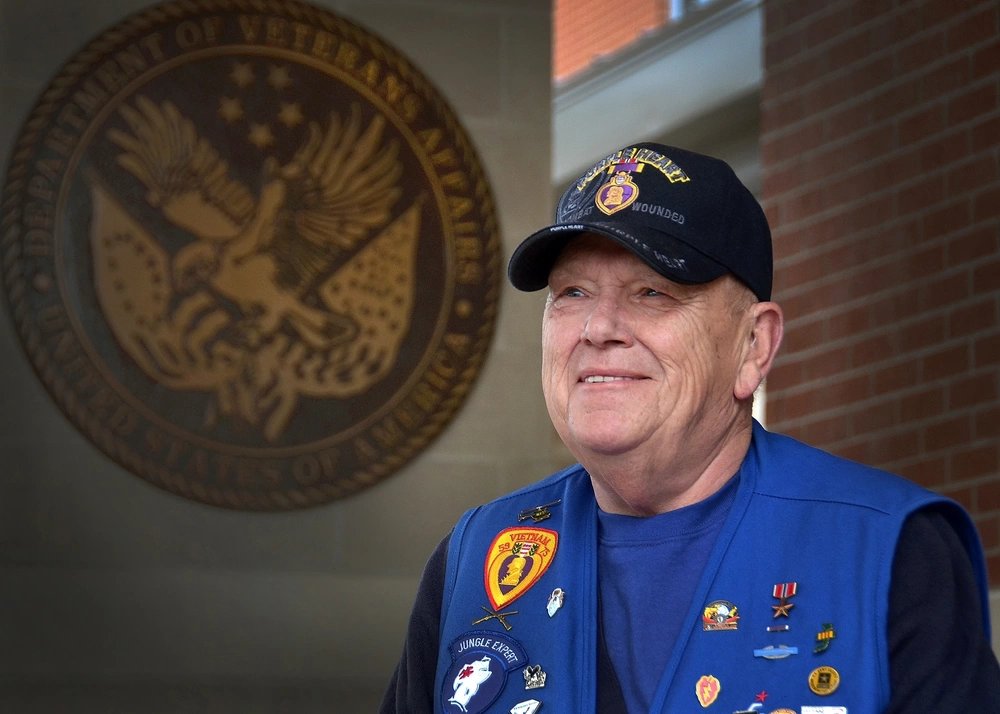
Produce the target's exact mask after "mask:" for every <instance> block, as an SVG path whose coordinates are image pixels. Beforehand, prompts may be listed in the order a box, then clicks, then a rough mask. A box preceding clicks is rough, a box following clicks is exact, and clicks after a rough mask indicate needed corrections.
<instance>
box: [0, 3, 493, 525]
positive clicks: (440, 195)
mask: <svg viewBox="0 0 1000 714" xmlns="http://www.w3.org/2000/svg"><path fill="white" fill-rule="evenodd" d="M11 156H12V158H11V161H10V163H9V166H8V169H7V175H6V182H5V185H4V192H3V202H2V213H0V244H2V256H3V284H4V288H5V293H6V297H7V302H8V307H9V310H10V313H11V315H12V317H13V320H14V323H15V325H16V327H17V330H18V333H19V336H20V339H21V342H22V344H23V346H24V349H25V351H26V353H27V355H28V357H29V359H30V360H31V362H32V364H33V366H34V368H35V371H36V372H37V374H38V375H39V377H40V378H41V380H42V381H43V382H44V384H45V386H46V388H47V389H48V391H49V393H50V394H51V395H52V397H53V398H54V400H55V401H56V402H57V403H58V404H59V406H60V408H61V409H62V411H63V412H64V413H65V414H66V415H67V417H68V418H69V419H70V420H71V421H72V423H73V424H74V425H75V426H76V427H77V428H78V429H79V430H80V431H81V432H82V433H83V434H85V435H86V436H87V437H88V438H89V439H90V440H91V441H92V442H93V443H94V444H96V445H97V446H98V447H99V448H100V449H101V450H103V451H104V452H105V453H106V454H107V455H108V456H110V457H111V458H112V459H113V460H115V461H116V462H117V463H119V464H120V465H122V466H123V467H125V468H126V469H128V470H130V471H131V472H133V473H135V474H137V475H138V476H141V477H142V478H144V479H146V480H148V481H149V482H151V483H153V484H155V485H157V486H159V487H161V488H164V489H166V490H168V491H171V492H173V493H176V494H178V495H181V496H184V497H186V498H190V499H194V500H198V501H202V502H206V503H211V504H215V505H218V506H223V507H228V508H237V509H247V510H250V509H263V510H278V509H289V508H298V507H304V506H309V505H314V504H318V503H324V502H328V501H330V500H333V499H337V498H341V497H343V496H346V495H349V494H351V493H353V492H356V491H358V490H359V489H363V488H365V487H367V486H370V485H371V484H374V483H376V482H377V481H379V480H381V479H383V478H385V477H386V476H388V475H390V474H391V473H393V472H394V471H396V470H398V469H399V468H400V467H401V466H403V465H404V464H405V463H407V462H408V461H409V460H410V459H411V458H413V457H414V456H415V455H416V454H418V453H419V452H420V451H421V450H422V449H424V448H425V447H426V446H427V445H428V444H429V442H430V441H431V440H432V439H433V438H434V437H435V436H437V435H438V434H439V433H440V431H441V430H442V429H443V428H444V427H445V426H446V425H447V423H448V422H449V421H450V420H451V418H452V417H453V416H454V415H455V414H456V412H457V410H458V409H459V407H460V406H461V404H462V402H463V400H464V398H465V396H466V395H467V393H468V391H469V388H470V386H471V385H472V383H473V381H474V379H475V378H476V376H477V375H478V371H479V369H480V368H481V365H482V363H483V360H484V358H485V356H486V354H487V351H488V348H489V344H490V341H491V338H492V334H493V329H494V323H495V319H496V313H497V306H498V299H499V289H500V247H499V239H498V230H497V222H496V217H495V213H494V206H493V199H492V193H491V190H490V187H489V185H488V183H487V179H486V177H485V175H484V172H483V170H482V168H481V167H480V165H479V162H478V159H477V156H476V153H475V151H474V149H473V147H472V144H471V142H470V140H469V138H468V137H467V136H466V134H465V133H464V131H463V129H462V128H461V126H460V125H459V123H458V121H457V120H456V118H455V116H454V114H453V112H452V111H451V109H450V108H449V106H448V105H447V103H446V102H445V101H444V100H443V99H442V97H441V96H440V95H439V94H438V93H437V91H436V90H435V89H434V87H433V86H432V85H431V84H430V82H429V81H428V80H427V79H426V78H425V77H424V76H423V75H422V74H421V73H420V72H419V71H418V70H417V69H416V68H415V67H414V66H413V65H412V64H410V63H409V62H408V61H407V60H406V59H405V58H404V57H402V56H401V55H400V54H399V52H397V51H396V50H394V49H393V48H392V47H390V46H389V45H387V44H386V43H385V42H384V41H382V40H381V39H379V38H378V37H377V36H375V35H373V34H372V33H370V32H368V31H366V30H364V29H362V28H360V27H358V26H356V25H354V24H351V23H349V22H347V21H345V20H343V19H341V18H339V17H337V16H335V15H333V14H331V13H329V12H327V11H324V10H320V9H317V8H315V7H312V6H309V5H306V4H302V3H299V2H293V1H291V0H284V1H279V0H201V1H198V0H189V1H185V2H171V3H166V4H163V5H159V6H156V7H153V8H150V9H148V10H146V11H143V12H141V13H138V14H136V15H134V16H132V17H129V18H127V19H125V20H124V21H123V22H122V23H121V24H119V25H118V26H116V27H114V28H112V29H109V30H108V31H106V32H104V33H103V34H102V35H101V36H100V37H98V38H97V39H95V40H94V41H93V42H91V43H90V44H89V45H88V46H87V47H86V48H84V49H83V50H82V51H81V52H79V53H78V54H77V55H76V56H74V57H72V58H71V59H70V60H69V61H68V62H67V64H66V65H65V66H64V67H63V69H62V70H61V71H60V73H59V74H58V76H57V77H56V78H55V79H54V80H53V81H52V82H51V83H50V84H49V86H48V87H47V88H46V89H45V91H44V92H43V93H42V95H41V97H40V99H39V100H38V102H37V104H36V105H35V107H34V109H33V111H32V113H31V114H30V116H29V117H28V119H27V121H26V122H25V124H24V126H23V128H22V130H21V133H20V135H19V137H18V139H17V142H16V144H15V146H14V147H13V151H12V154H11Z"/></svg>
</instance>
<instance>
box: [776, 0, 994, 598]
mask: <svg viewBox="0 0 1000 714" xmlns="http://www.w3.org/2000/svg"><path fill="white" fill-rule="evenodd" d="M764 12H765V25H764V26H765V45H764V46H765V57H764V64H765V78H766V79H765V83H764V87H763V91H762V95H763V96H762V115H761V121H762V136H761V156H762V169H763V195H764V202H765V208H766V210H767V213H768V216H769V218H770V220H771V223H772V226H773V227H774V238H775V258H776V284H775V288H776V293H775V294H776V299H777V300H778V301H780V302H781V303H782V305H783V306H784V308H785V310H786V319H787V323H788V328H787V334H786V341H785V345H784V347H783V349H782V356H781V358H780V360H779V362H778V364H777V366H776V368H775V370H774V372H773V373H772V376H771V377H770V378H769V380H768V402H767V407H768V423H769V425H770V426H771V427H773V428H774V429H776V430H778V431H784V432H786V433H790V434H793V435H795V436H798V437H800V438H802V439H804V440H806V441H808V442H810V443H813V444H817V445H819V446H821V447H824V448H826V449H828V450H831V451H833V452H835V453H839V454H842V455H844V456H847V457H851V458H854V459H857V460H860V461H864V462H866V463H869V464H873V465H876V466H880V467H883V468H886V469H889V470H891V471H895V472H897V473H901V474H903V475H905V476H907V477H909V478H911V479H913V480H915V481H918V482H919V483H921V484H924V485H926V486H928V487H930V488H933V489H935V490H937V491H939V492H942V493H944V494H947V495H949V496H952V497H954V498H956V499H957V500H958V501H960V502H961V503H963V504H964V505H965V506H966V507H967V508H969V510H970V511H971V512H972V513H973V516H974V517H975V520H976V523H977V525H978V527H979V530H980V533H981V535H982V539H983V542H984V544H985V546H986V548H987V557H988V560H989V566H990V576H991V584H992V585H993V586H994V587H997V586H1000V473H998V472H1000V465H998V464H1000V438H998V437H1000V405H998V374H1000V5H998V4H997V2H996V0H978V1H973V0H964V1H963V0H910V1H897V2H888V0H878V1H875V0H834V1H831V0H765V1H764Z"/></svg>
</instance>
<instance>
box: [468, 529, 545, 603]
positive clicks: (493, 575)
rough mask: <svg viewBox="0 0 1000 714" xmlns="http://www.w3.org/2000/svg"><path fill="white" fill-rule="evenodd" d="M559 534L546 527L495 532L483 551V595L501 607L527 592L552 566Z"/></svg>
mask: <svg viewBox="0 0 1000 714" xmlns="http://www.w3.org/2000/svg"><path fill="white" fill-rule="evenodd" d="M558 545H559V534H558V533H556V532H555V531H552V530H548V529H547V528H533V527H524V528H521V527H514V528H506V529H504V530H502V531H500V533H498V534H497V537H496V538H494V539H493V543H491V544H490V548H489V551H488V552H487V553H486V562H485V565H484V570H483V578H484V585H485V586H486V596H487V597H488V598H489V599H490V604H492V605H493V608H494V609H495V610H501V609H502V608H503V607H505V606H506V605H509V604H510V603H512V602H514V600H516V599H517V598H519V597H521V596H522V595H524V593H526V592H527V591H528V590H529V589H530V588H531V586H533V585H534V584H535V583H537V582H538V580H539V578H541V577H542V575H543V574H544V573H545V571H546V570H548V568H549V566H550V565H552V560H553V558H555V555H556V548H557V547H558Z"/></svg>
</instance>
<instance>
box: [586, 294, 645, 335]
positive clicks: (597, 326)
mask: <svg viewBox="0 0 1000 714" xmlns="http://www.w3.org/2000/svg"><path fill="white" fill-rule="evenodd" d="M580 339H582V340H583V341H584V342H589V343H591V344H593V345H598V346H603V345H608V344H624V345H630V344H632V325H631V320H629V318H628V311H627V310H626V309H625V308H624V307H623V306H622V305H620V304H619V303H618V301H617V300H615V299H612V298H609V297H603V296H602V297H598V298H596V299H595V300H594V305H593V308H592V309H591V311H590V314H589V315H588V316H587V321H586V322H585V323H584V325H583V334H582V335H581V336H580Z"/></svg>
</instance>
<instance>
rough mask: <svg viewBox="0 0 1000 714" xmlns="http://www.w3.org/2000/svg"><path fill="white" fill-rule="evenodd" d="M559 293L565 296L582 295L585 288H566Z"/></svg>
mask: <svg viewBox="0 0 1000 714" xmlns="http://www.w3.org/2000/svg"><path fill="white" fill-rule="evenodd" d="M559 294H560V295H563V296H565V297H580V296H581V295H583V290H581V289H580V288H566V289H565V290H563V291H562V292H561V293H559Z"/></svg>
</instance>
